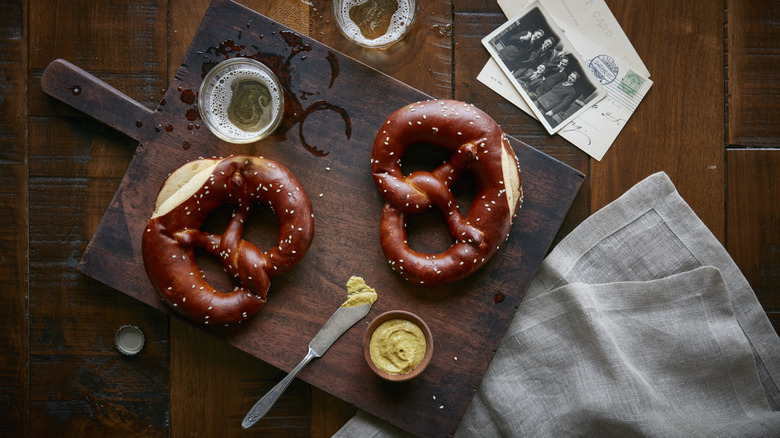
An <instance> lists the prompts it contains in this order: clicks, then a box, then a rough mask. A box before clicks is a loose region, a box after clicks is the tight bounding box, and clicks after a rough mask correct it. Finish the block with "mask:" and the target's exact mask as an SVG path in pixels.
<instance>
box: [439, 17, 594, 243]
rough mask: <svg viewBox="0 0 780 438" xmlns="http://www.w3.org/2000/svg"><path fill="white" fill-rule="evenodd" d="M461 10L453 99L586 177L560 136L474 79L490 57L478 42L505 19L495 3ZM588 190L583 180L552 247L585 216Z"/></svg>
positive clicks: (580, 160)
mask: <svg viewBox="0 0 780 438" xmlns="http://www.w3.org/2000/svg"><path fill="white" fill-rule="evenodd" d="M458 3H459V2H456V4H458ZM462 7H463V8H466V7H467V9H464V10H461V9H459V8H458V7H457V6H456V9H455V22H454V27H455V28H456V29H458V32H457V33H456V34H455V35H454V47H455V52H454V62H453V65H454V70H453V77H454V91H455V95H454V97H455V99H458V100H462V101H465V102H471V103H473V104H474V105H476V106H478V107H480V108H482V109H483V110H485V112H487V113H488V114H490V115H491V116H492V117H493V118H494V119H495V120H496V121H497V122H498V123H499V125H501V127H502V129H504V131H505V132H506V133H508V134H510V135H513V136H515V137H516V138H518V139H519V140H521V141H524V142H526V143H528V144H529V145H531V146H533V147H534V148H536V149H538V150H540V151H542V152H544V153H546V154H548V155H550V156H551V157H553V158H555V159H558V160H560V161H561V162H563V163H566V164H568V165H569V166H571V167H573V168H575V169H577V170H578V171H580V172H582V173H583V174H584V175H587V174H588V171H589V165H590V162H589V159H588V156H587V154H585V153H584V152H582V151H581V150H579V149H578V148H577V147H575V146H574V145H572V144H570V143H568V142H567V141H566V140H564V139H563V138H561V137H560V136H558V135H554V136H552V135H549V134H548V133H547V131H546V130H545V129H544V127H542V125H541V124H540V123H538V122H537V121H536V120H534V119H533V118H532V117H531V116H529V115H528V114H526V113H525V112H523V111H521V110H520V109H518V108H517V107H515V106H514V105H513V104H512V103H510V102H509V101H507V100H506V99H504V98H503V97H501V96H500V95H499V94H497V93H495V92H493V91H492V90H490V89H489V88H488V87H487V86H485V85H484V84H482V83H481V82H479V81H477V80H476V77H477V75H478V74H479V72H480V70H481V69H482V67H484V65H485V63H486V62H487V60H488V59H489V57H490V55H489V54H488V52H487V50H486V49H485V48H484V47H483V46H482V42H481V40H482V38H483V37H484V36H485V35H487V34H489V33H490V32H492V31H493V30H494V29H496V28H497V27H499V26H500V25H501V24H503V23H504V22H505V21H506V17H505V16H504V14H503V13H502V12H501V11H500V9H498V6H497V5H495V4H492V5H480V4H479V3H476V4H473V3H470V2H468V4H465V5H463V6H462ZM475 8H476V10H475ZM521 167H522V165H521ZM589 190H590V189H589V181H588V179H587V178H586V180H585V183H584V184H583V185H582V187H581V188H580V191H579V192H578V193H577V197H576V198H575V199H574V203H573V204H572V206H571V208H570V209H569V212H568V214H567V215H566V219H565V220H564V222H563V224H562V225H561V229H560V230H559V231H558V234H557V235H556V238H555V241H554V242H553V245H555V243H557V242H558V241H559V240H560V239H562V238H563V237H564V236H566V235H567V234H569V232H571V230H573V229H574V228H575V227H576V226H577V225H579V223H580V222H582V221H583V220H584V219H585V218H586V217H587V216H588V212H589V205H588V201H589V198H590V196H589Z"/></svg>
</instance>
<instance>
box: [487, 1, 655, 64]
mask: <svg viewBox="0 0 780 438" xmlns="http://www.w3.org/2000/svg"><path fill="white" fill-rule="evenodd" d="M532 2H533V0H498V6H499V7H501V10H502V11H503V12H504V15H506V16H507V17H514V16H516V15H518V14H519V13H520V12H521V11H523V10H524V9H525V8H527V7H528V5H530V4H531V3H532ZM540 3H541V4H542V5H543V6H544V7H545V8H546V9H547V12H549V14H550V15H552V17H553V18H554V19H555V21H557V22H558V25H559V26H561V27H562V28H563V29H566V30H567V31H568V30H575V31H577V32H578V33H579V34H580V35H586V36H587V37H588V39H589V40H591V41H592V42H594V43H595V44H596V45H598V46H600V47H603V48H605V49H607V52H608V53H610V54H611V56H612V57H614V58H615V59H617V60H620V61H622V63H623V64H626V65H628V66H630V67H631V69H632V70H634V71H635V72H637V73H638V74H639V75H641V76H644V77H650V72H649V71H648V70H647V67H645V64H644V63H643V62H642V59H641V58H640V57H639V54H638V53H637V52H636V50H635V49H634V46H633V45H632V44H631V41H629V39H628V37H627V36H626V34H625V33H624V32H623V29H622V28H621V27H620V24H619V23H618V22H617V19H615V16H614V15H612V11H610V10H609V7H608V6H607V4H606V3H605V2H604V0H541V1H540ZM570 39H571V40H573V41H574V40H575V38H573V37H570Z"/></svg>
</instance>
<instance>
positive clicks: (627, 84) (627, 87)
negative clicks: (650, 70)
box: [620, 70, 645, 97]
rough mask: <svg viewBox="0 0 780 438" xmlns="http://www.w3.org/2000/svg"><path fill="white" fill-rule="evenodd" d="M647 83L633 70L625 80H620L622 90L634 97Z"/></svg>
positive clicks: (624, 77) (627, 74)
mask: <svg viewBox="0 0 780 438" xmlns="http://www.w3.org/2000/svg"><path fill="white" fill-rule="evenodd" d="M644 83H645V80H644V78H642V77H641V76H639V75H638V74H636V73H634V71H633V70H629V71H628V73H626V75H625V76H623V79H621V80H620V90H621V91H622V92H624V93H626V94H627V95H629V96H631V97H633V96H635V95H636V93H637V92H638V91H639V89H640V88H642V85H643V84H644Z"/></svg>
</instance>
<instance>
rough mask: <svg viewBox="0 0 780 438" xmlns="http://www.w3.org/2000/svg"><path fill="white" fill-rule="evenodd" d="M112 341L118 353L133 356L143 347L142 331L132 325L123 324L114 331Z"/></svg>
mask: <svg viewBox="0 0 780 438" xmlns="http://www.w3.org/2000/svg"><path fill="white" fill-rule="evenodd" d="M114 343H115V344H116V348H117V350H119V352H120V353H122V354H125V355H128V356H133V355H135V354H138V352H140V351H141V349H142V348H144V332H142V331H141V329H140V328H138V327H136V326H134V325H123V326H122V327H119V330H117V331H116V335H114Z"/></svg>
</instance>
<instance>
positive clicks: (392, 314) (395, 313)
mask: <svg viewBox="0 0 780 438" xmlns="http://www.w3.org/2000/svg"><path fill="white" fill-rule="evenodd" d="M391 319H405V320H407V321H410V322H412V323H414V324H415V325H417V327H420V330H422V332H423V335H425V355H424V356H423V359H422V362H420V364H419V365H417V366H416V367H415V368H414V369H413V370H412V371H410V372H409V373H407V374H393V373H388V372H385V371H382V370H380V369H379V368H377V366H376V365H375V364H374V361H373V360H371V336H372V335H373V334H374V330H376V328H377V327H379V326H380V325H381V324H382V323H383V322H385V321H389V320H391ZM363 355H364V356H365V358H366V362H367V363H368V367H369V368H371V371H373V372H374V374H376V375H377V376H379V377H381V378H382V379H384V380H387V381H390V382H405V381H407V380H411V379H413V378H415V377H417V376H419V375H420V373H422V372H423V371H424V370H425V368H426V367H427V366H428V364H429V363H430V362H431V358H432V357H433V335H432V334H431V329H430V328H428V325H427V324H426V323H425V321H423V320H422V319H421V318H420V317H419V316H417V315H415V314H414V313H411V312H406V311H403V310H391V311H389V312H385V313H383V314H381V315H379V316H377V317H376V318H374V320H373V321H371V323H370V324H369V325H368V328H366V332H365V334H364V335H363Z"/></svg>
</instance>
